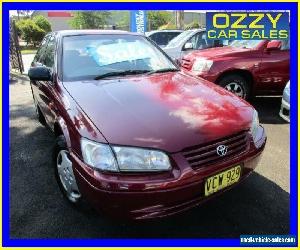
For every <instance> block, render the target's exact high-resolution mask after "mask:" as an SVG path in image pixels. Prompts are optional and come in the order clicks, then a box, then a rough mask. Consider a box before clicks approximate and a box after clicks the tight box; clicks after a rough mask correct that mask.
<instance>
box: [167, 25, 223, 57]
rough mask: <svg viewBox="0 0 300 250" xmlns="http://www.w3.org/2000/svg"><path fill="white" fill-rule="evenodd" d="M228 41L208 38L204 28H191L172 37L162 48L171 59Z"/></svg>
mask: <svg viewBox="0 0 300 250" xmlns="http://www.w3.org/2000/svg"><path fill="white" fill-rule="evenodd" d="M227 43H228V41H220V40H209V39H207V38H206V29H192V30H186V31H184V32H182V33H181V34H180V35H178V36H176V37H175V38H173V39H172V40H171V41H170V42H169V43H168V44H167V46H166V47H164V48H163V50H164V51H165V52H166V53H167V54H168V55H169V56H170V57H171V58H172V59H173V60H179V59H181V58H182V57H183V56H184V55H185V54H187V53H189V52H191V51H192V50H199V49H207V48H211V47H220V46H223V45H228V44H227Z"/></svg>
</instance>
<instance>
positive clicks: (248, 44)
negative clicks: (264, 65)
mask: <svg viewBox="0 0 300 250" xmlns="http://www.w3.org/2000/svg"><path fill="white" fill-rule="evenodd" d="M261 41H262V40H234V41H232V42H231V43H230V45H229V46H231V47H234V48H242V49H253V48H255V47H256V46H257V45H258V44H259V43H261Z"/></svg>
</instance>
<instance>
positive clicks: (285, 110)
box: [279, 99, 290, 122]
mask: <svg viewBox="0 0 300 250" xmlns="http://www.w3.org/2000/svg"><path fill="white" fill-rule="evenodd" d="M279 115H280V117H281V118H282V119H284V120H285V121H287V122H290V104H289V103H288V102H287V101H285V100H284V99H282V101H281V108H280V111H279Z"/></svg>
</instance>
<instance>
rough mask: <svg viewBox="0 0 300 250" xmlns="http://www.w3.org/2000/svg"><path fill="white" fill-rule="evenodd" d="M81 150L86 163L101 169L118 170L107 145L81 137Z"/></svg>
mask: <svg viewBox="0 0 300 250" xmlns="http://www.w3.org/2000/svg"><path fill="white" fill-rule="evenodd" d="M81 152H82V157H83V160H84V162H85V163H86V164H88V165H90V166H92V167H93V168H96V169H99V170H103V171H119V169H118V165H117V162H116V160H115V157H114V155H113V152H112V150H111V148H110V146H109V145H107V144H103V143H97V142H93V141H90V140H88V139H84V138H82V139H81Z"/></svg>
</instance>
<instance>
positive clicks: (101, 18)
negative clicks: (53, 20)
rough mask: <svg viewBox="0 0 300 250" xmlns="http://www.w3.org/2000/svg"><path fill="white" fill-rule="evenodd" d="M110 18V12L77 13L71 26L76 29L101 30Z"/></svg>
mask: <svg viewBox="0 0 300 250" xmlns="http://www.w3.org/2000/svg"><path fill="white" fill-rule="evenodd" d="M110 16H111V13H110V12H109V11H77V12H74V17H73V18H72V19H71V21H70V24H71V26H72V28H74V29H101V28H103V27H104V25H106V24H107V20H108V19H109V18H110Z"/></svg>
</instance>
